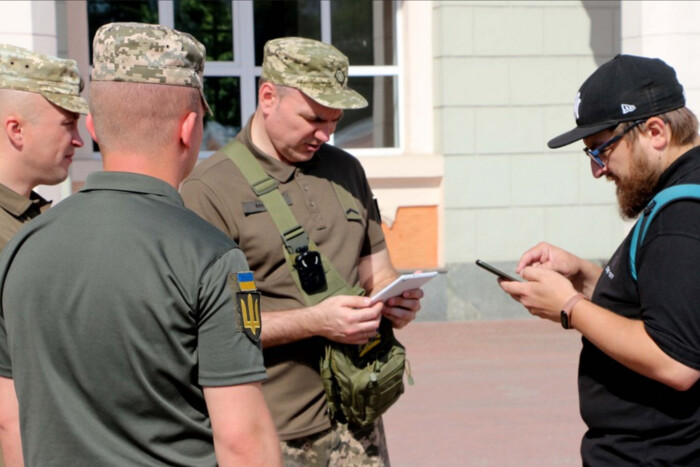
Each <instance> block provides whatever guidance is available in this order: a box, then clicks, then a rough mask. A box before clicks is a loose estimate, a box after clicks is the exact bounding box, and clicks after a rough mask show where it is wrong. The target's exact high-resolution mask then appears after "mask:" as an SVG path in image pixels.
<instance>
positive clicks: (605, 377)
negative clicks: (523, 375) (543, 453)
mask: <svg viewBox="0 0 700 467" xmlns="http://www.w3.org/2000/svg"><path fill="white" fill-rule="evenodd" d="M688 183H694V184H700V148H695V149H692V150H691V151H688V152H687V153H685V154H684V155H683V156H681V157H680V158H679V159H678V160H676V161H675V162H674V163H673V164H672V165H671V166H670V167H669V168H668V169H667V170H666V171H665V172H664V174H663V175H662V177H661V179H660V180H659V183H658V185H657V187H656V190H655V193H658V192H659V191H661V190H662V189H664V188H667V187H670V186H672V185H678V184H688ZM591 232H595V229H591ZM600 234H601V235H603V234H604V232H600ZM594 236H595V234H594ZM592 240H593V241H595V238H593V239H592ZM630 241H631V233H630V234H629V235H628V236H627V238H626V239H625V240H624V242H623V243H622V244H621V245H620V246H619V247H618V249H617V251H616V252H615V254H614V255H613V256H612V258H611V259H610V261H609V262H608V264H607V265H606V266H605V268H604V270H603V274H602V275H601V277H600V280H599V281H598V284H597V285H596V288H595V291H594V293H593V298H592V299H593V302H594V303H596V304H598V305H600V306H602V307H604V308H607V309H609V310H612V311H613V312H615V313H617V314H620V315H622V316H625V317H628V318H632V319H639V320H642V321H644V325H645V329H646V331H647V333H648V334H649V336H651V338H652V339H653V340H654V341H655V342H656V344H657V345H658V346H659V347H660V348H661V349H662V350H663V351H664V352H666V353H667V354H668V355H669V356H671V357H672V358H674V359H675V360H677V361H679V362H681V363H683V364H685V365H687V366H689V367H691V368H695V369H698V370H700V202H698V201H692V200H690V201H688V200H685V201H679V202H675V203H672V204H670V205H668V206H666V207H665V208H664V209H662V210H661V211H660V212H659V213H658V214H657V216H656V218H655V219H654V220H653V221H652V223H651V224H650V227H649V230H648V232H647V235H646V237H645V239H644V242H643V243H642V245H641V248H640V250H639V254H638V258H637V273H638V281H637V282H635V281H634V280H633V278H632V276H631V273H630V264H629V249H630ZM579 394H580V405H581V415H582V417H583V420H584V421H585V422H586V424H587V425H588V428H589V429H588V431H587V433H586V435H585V436H584V439H583V442H582V447H581V452H582V457H583V461H584V464H585V465H594V466H601V465H605V466H616V467H617V466H621V465H630V466H632V465H634V466H638V465H673V466H681V465H689V466H690V465H693V466H697V465H700V441H699V440H700V384H696V385H695V386H694V387H693V388H691V389H690V390H689V391H685V392H679V391H676V390H673V389H671V388H670V387H668V386H666V385H664V384H662V383H659V382H656V381H654V380H651V379H649V378H646V377H644V376H642V375H640V374H638V373H635V372H634V371H631V370H629V369H627V368H626V367H624V366H623V365H621V364H619V363H617V362H616V361H615V360H613V359H611V358H610V357H608V356H607V355H605V354H604V353H602V352H601V351H599V350H598V349H597V348H596V347H595V346H594V345H593V344H591V343H590V342H589V341H588V340H587V339H585V338H584V339H583V350H582V352H581V360H580V367H579Z"/></svg>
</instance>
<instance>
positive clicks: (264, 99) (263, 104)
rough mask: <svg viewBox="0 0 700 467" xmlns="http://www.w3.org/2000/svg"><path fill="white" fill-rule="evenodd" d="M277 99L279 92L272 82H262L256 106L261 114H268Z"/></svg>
mask: <svg viewBox="0 0 700 467" xmlns="http://www.w3.org/2000/svg"><path fill="white" fill-rule="evenodd" d="M278 99H279V93H278V92H277V88H276V87H275V85H274V84H272V83H270V82H264V83H263V84H261V85H260V89H259V90H258V107H260V110H262V113H263V116H267V115H269V114H270V112H271V111H272V109H273V108H274V107H275V105H276V103H277V100H278Z"/></svg>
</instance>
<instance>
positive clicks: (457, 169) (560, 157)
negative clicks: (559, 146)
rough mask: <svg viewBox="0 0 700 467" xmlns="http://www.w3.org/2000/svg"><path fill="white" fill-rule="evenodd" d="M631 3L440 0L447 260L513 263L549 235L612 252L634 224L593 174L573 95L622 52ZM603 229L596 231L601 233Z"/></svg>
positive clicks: (438, 99) (577, 247) (439, 108)
mask: <svg viewBox="0 0 700 467" xmlns="http://www.w3.org/2000/svg"><path fill="white" fill-rule="evenodd" d="M619 18H620V16H619V2H612V1H610V2H583V3H582V2H579V1H558V2H549V1H518V2H508V1H442V2H434V9H433V22H434V30H435V47H434V55H435V60H434V64H435V84H434V95H435V114H436V121H437V125H436V126H437V128H438V132H439V133H438V135H437V137H436V141H437V142H438V144H439V145H441V148H440V150H441V151H442V152H443V153H444V155H445V181H444V183H445V222H446V227H445V238H444V241H445V251H446V262H447V263H448V264H449V263H467V262H469V263H471V262H473V261H474V259H476V258H478V257H481V258H483V259H488V260H494V261H512V260H516V259H517V258H519V256H520V255H521V253H522V252H523V251H524V250H525V249H526V248H528V247H530V246H532V245H534V244H535V243H537V242H538V241H540V240H548V241H551V242H553V243H556V244H559V245H561V246H563V247H565V248H568V249H570V250H572V251H575V252H577V253H579V254H580V255H582V256H584V257H590V258H604V257H607V256H608V255H609V254H610V252H611V251H612V250H613V249H614V248H615V246H616V245H617V244H618V242H619V240H620V239H621V238H622V236H623V235H624V233H625V231H626V229H627V226H626V225H625V223H623V222H622V221H621V220H620V219H619V218H618V216H617V210H616V205H615V197H614V188H613V187H612V186H611V184H609V183H606V182H604V181H599V180H594V179H593V178H592V177H591V175H590V169H589V164H588V159H587V158H586V157H585V156H584V154H583V152H582V151H581V147H582V145H581V144H578V145H576V144H574V145H572V146H571V147H568V148H566V149H564V150H559V151H552V150H549V149H548V148H547V147H546V142H547V141H548V140H549V139H550V138H552V137H554V136H556V135H557V134H559V133H561V132H563V131H566V130H568V129H570V128H572V127H573V125H574V119H573V111H572V109H573V105H572V104H573V99H574V96H575V94H576V91H577V89H578V87H579V85H580V84H581V83H582V82H583V80H584V79H585V78H586V77H587V76H588V75H589V74H590V73H591V72H593V71H594V70H595V69H596V67H597V66H598V65H599V64H601V63H603V62H604V61H606V60H607V59H609V58H611V57H612V56H614V55H615V54H616V53H617V52H619V50H620V40H619V37H620V31H619ZM591 235H595V239H594V240H592V239H591V238H590V237H591Z"/></svg>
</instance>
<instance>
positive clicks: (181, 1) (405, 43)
mask: <svg viewBox="0 0 700 467" xmlns="http://www.w3.org/2000/svg"><path fill="white" fill-rule="evenodd" d="M697 13H700V3H697V2H685V1H624V2H622V1H534V0H532V1H496V0H492V1H477V0H473V1H456V0H445V1H418V0H411V1H400V0H398V1H390V0H386V1H362V2H358V1H356V0H333V1H330V0H299V1H270V0H235V1H194V0H172V1H171V0H167V1H156V0H133V1H128V2H120V1H106V0H100V1H93V0H74V1H66V0H46V1H13V2H0V41H3V42H10V43H13V44H16V45H20V46H24V47H28V48H32V49H34V50H37V51H40V52H45V53H49V54H54V55H58V56H62V57H70V58H73V59H75V60H77V61H78V64H79V66H80V69H81V70H82V72H83V76H84V78H85V79H86V81H88V80H89V79H88V77H89V69H90V53H91V45H90V42H91V36H92V34H94V31H95V30H96V29H97V28H98V27H99V26H100V25H101V24H103V23H104V22H108V21H112V20H121V21H147V22H158V23H161V24H165V25H168V26H172V27H175V28H177V29H180V30H184V31H188V32H191V33H192V34H193V35H195V37H197V38H199V39H200V40H202V41H203V42H204V43H205V45H206V46H207V50H208V57H207V60H208V62H207V67H206V70H205V86H206V87H207V89H208V91H207V92H208V94H207V99H208V101H209V102H210V103H212V107H213V108H214V118H212V119H210V120H208V121H207V123H206V131H205V135H206V138H205V142H204V144H203V147H202V151H201V157H206V156H207V155H208V154H211V152H212V151H213V150H215V149H216V148H217V147H218V146H219V145H220V144H222V142H223V141H226V140H227V139H229V138H231V137H232V136H233V135H235V134H236V132H237V131H238V129H239V128H240V127H241V126H242V125H244V124H245V122H246V120H247V119H248V117H249V116H250V114H251V113H252V112H253V110H254V108H255V89H256V83H257V79H258V77H259V75H260V62H261V49H262V44H263V43H264V41H265V40H267V39H269V38H272V37H278V36H286V35H301V36H306V37H313V38H316V39H320V40H323V41H326V42H330V43H333V44H334V45H336V46H337V47H338V48H339V49H341V50H342V51H344V52H345V53H346V54H347V55H348V56H349V58H350V63H351V69H350V85H351V86H352V87H354V88H356V89H358V90H359V91H360V92H361V93H362V94H363V95H365V96H366V97H368V100H369V101H370V103H371V105H370V107H369V108H368V109H367V110H365V111H359V112H357V113H354V112H352V111H351V112H347V113H346V115H345V117H344V119H343V121H342V123H341V125H340V126H339V128H338V132H337V133H336V135H335V137H334V141H333V142H334V144H336V145H338V146H341V147H344V148H346V149H348V150H349V151H350V152H352V153H353V154H355V155H356V156H357V157H358V158H359V159H360V160H361V161H362V164H363V166H364V167H365V169H366V171H367V174H368V176H369V179H370V183H371V184H372V187H373V189H374V191H375V195H376V196H377V198H378V200H379V205H380V209H381V211H382V218H383V220H384V228H385V233H386V235H387V240H388V243H389V248H390V252H391V255H392V258H393V259H394V261H395V263H396V264H397V266H398V267H399V268H401V269H404V270H414V269H422V270H430V269H437V270H439V271H440V272H441V274H440V275H439V278H438V279H437V280H435V281H433V282H431V283H430V284H429V285H428V286H427V287H426V288H425V290H426V292H427V294H428V296H427V298H426V300H425V303H424V311H423V312H422V313H421V315H422V316H421V319H422V320H475V319H500V318H521V317H522V318H525V317H527V316H528V314H527V312H526V311H525V310H523V309H522V308H521V307H520V306H519V305H517V304H515V303H514V302H512V301H511V300H510V298H509V297H507V296H505V295H504V294H503V293H501V291H500V289H499V288H498V287H497V285H496V283H495V280H494V278H493V277H492V276H490V275H488V274H487V273H485V272H483V271H482V270H481V269H478V268H477V267H476V266H475V265H474V260H475V259H477V258H481V259H483V260H486V261H489V262H493V263H495V264H497V265H500V266H503V267H504V268H506V269H511V270H512V269H513V267H514V265H515V263H516V261H517V259H518V258H519V257H520V255H521V253H522V252H523V251H524V250H525V249H527V248H529V247H530V246H533V245H535V244H536V243H537V242H539V241H542V240H545V241H548V242H551V243H554V244H557V245H560V246H562V247H564V248H566V249H569V250H571V251H572V252H575V253H577V254H579V255H580V256H583V257H586V258H589V259H594V260H604V259H605V258H607V257H608V256H609V255H610V254H611V253H612V252H613V250H614V248H615V247H616V246H617V245H618V243H619V242H620V241H621V240H622V238H623V237H624V235H626V233H627V231H628V229H629V228H630V224H629V223H628V222H624V221H622V220H621V219H620V217H619V215H618V213H617V204H616V200H615V193H614V185H613V184H611V183H606V182H605V181H602V180H594V179H593V177H592V176H591V174H590V168H589V163H588V158H586V157H584V154H583V153H582V151H581V145H575V144H574V145H571V146H570V147H567V148H564V149H560V150H557V151H551V150H549V149H548V148H547V146H546V142H547V140H549V139H550V138H551V137H553V136H555V135H557V134H559V133H561V132H563V131H565V130H568V129H569V128H571V127H572V126H573V124H574V120H573V100H574V96H575V94H576V91H577V89H578V86H579V85H580V84H581V83H582V82H583V80H584V79H585V78H586V77H587V76H588V75H590V73H592V72H593V71H594V70H595V69H596V68H597V67H598V66H599V65H600V64H602V63H603V62H605V61H607V60H608V59H610V58H612V57H613V56H615V55H616V54H617V53H631V54H639V55H646V56H655V57H660V58H662V59H664V60H666V61H667V62H668V63H669V64H670V65H672V66H673V67H675V68H676V70H677V72H678V74H679V79H680V81H681V82H682V83H683V84H684V85H685V88H686V97H687V99H688V103H689V104H688V105H689V107H690V108H691V109H696V110H699V109H700V66H698V65H695V61H694V60H692V58H693V52H694V47H693V45H694V43H695V42H696V41H698V40H700V26H698V25H697V22H695V21H693V18H696V17H697V15H696V14H697ZM87 85H88V86H89V83H87ZM696 104H697V105H696ZM81 131H82V136H83V138H84V139H85V140H86V141H89V140H90V138H89V135H88V134H87V131H85V129H84V128H83V129H82V130H81ZM100 165H101V164H100V160H99V152H98V148H96V147H95V146H93V145H90V144H86V145H85V147H84V148H81V150H80V151H79V152H78V153H77V154H76V158H75V160H74V163H73V166H72V169H71V177H70V180H69V181H67V182H66V183H64V184H62V185H61V186H58V187H42V188H41V191H42V193H43V194H45V195H46V196H48V197H49V198H53V199H54V200H55V201H56V200H60V199H62V198H64V197H66V196H69V195H70V194H71V193H72V192H74V191H75V190H76V189H78V188H79V187H80V186H81V185H82V183H83V182H84V180H85V177H86V176H87V174H88V173H90V172H92V171H95V170H99V169H100Z"/></svg>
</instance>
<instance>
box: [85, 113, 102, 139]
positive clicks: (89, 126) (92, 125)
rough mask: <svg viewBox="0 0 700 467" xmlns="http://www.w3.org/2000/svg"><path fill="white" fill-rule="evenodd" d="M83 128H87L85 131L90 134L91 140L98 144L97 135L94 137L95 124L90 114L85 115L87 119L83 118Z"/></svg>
mask: <svg viewBox="0 0 700 467" xmlns="http://www.w3.org/2000/svg"><path fill="white" fill-rule="evenodd" d="M85 126H86V127H87V130H88V132H89V133H90V136H91V137H92V139H93V140H94V141H95V142H96V143H98V144H99V141H97V135H95V122H93V121H92V114H91V113H90V114H87V117H85Z"/></svg>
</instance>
